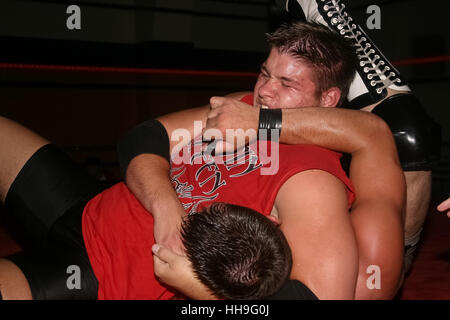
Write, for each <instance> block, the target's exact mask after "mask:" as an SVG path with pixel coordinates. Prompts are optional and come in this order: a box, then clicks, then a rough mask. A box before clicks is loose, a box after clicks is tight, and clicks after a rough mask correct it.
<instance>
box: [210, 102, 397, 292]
mask: <svg viewBox="0 0 450 320" xmlns="http://www.w3.org/2000/svg"><path fill="white" fill-rule="evenodd" d="M219 100H220V99H219ZM237 113H239V114H240V117H242V114H244V113H245V117H246V118H247V119H251V120H247V121H246V122H245V124H244V123H242V122H236V121H234V122H233V121H232V119H234V117H233V115H234V114H237ZM214 115H215V117H214V119H213V120H214V121H213V123H214V126H216V127H218V128H219V129H220V130H222V132H225V131H223V128H239V127H241V128H242V129H244V130H247V129H251V128H253V129H256V128H257V126H258V117H259V111H258V109H256V108H249V107H248V106H245V105H244V104H242V103H239V102H238V101H235V100H232V99H222V100H220V105H218V106H217V107H216V108H215V110H214ZM247 123H251V125H250V126H248V124H247ZM280 141H281V142H283V143H288V144H315V145H320V146H322V147H326V148H329V149H332V150H337V151H340V152H346V153H350V154H352V162H351V168H350V178H351V179H352V182H353V184H354V186H355V190H356V195H357V198H356V202H355V203H354V206H353V208H352V212H351V220H352V224H353V227H354V230H355V234H356V239H357V243H358V252H359V276H358V283H357V290H356V296H355V297H356V298H363V299H372V298H392V297H393V296H394V294H395V291H396V289H397V286H398V281H399V279H400V274H401V269H402V261H403V213H404V205H405V181H404V176H403V173H402V170H401V167H400V164H399V160H398V155H397V149H396V146H395V142H394V139H393V137H392V134H391V131H390V129H389V127H388V126H387V125H386V123H385V122H384V121H382V120H381V119H380V118H379V117H377V116H375V115H373V114H370V113H368V112H364V111H355V110H345V109H336V108H299V109H283V124H282V130H281V137H280ZM372 265H375V266H378V267H379V268H380V270H381V289H375V290H369V288H367V286H366V280H367V279H368V278H369V276H370V275H369V274H367V270H368V267H369V266H372Z"/></svg>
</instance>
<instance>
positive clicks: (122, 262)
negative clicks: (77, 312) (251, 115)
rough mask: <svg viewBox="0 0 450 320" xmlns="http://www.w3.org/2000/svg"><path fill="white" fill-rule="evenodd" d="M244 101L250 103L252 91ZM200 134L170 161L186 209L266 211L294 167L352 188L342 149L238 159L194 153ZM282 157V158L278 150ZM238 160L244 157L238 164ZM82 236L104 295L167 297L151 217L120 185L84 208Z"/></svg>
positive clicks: (265, 152) (266, 148)
mask: <svg viewBox="0 0 450 320" xmlns="http://www.w3.org/2000/svg"><path fill="white" fill-rule="evenodd" d="M245 98H246V99H243V101H245V102H247V103H249V104H251V103H252V99H250V98H249V97H248V96H247V97H245ZM195 150H196V147H195V140H193V141H192V143H191V144H189V146H187V147H186V148H184V149H183V151H182V152H183V153H182V154H183V155H186V153H187V154H188V157H186V159H189V162H190V163H188V164H185V163H181V164H172V170H171V180H172V182H173V185H174V188H175V190H176V192H177V194H178V197H179V199H180V201H181V202H182V203H183V205H184V208H185V210H186V212H188V213H189V212H197V211H200V210H201V208H203V207H205V206H208V205H210V204H211V203H212V202H219V201H220V202H228V203H232V204H237V205H241V206H246V207H249V208H251V209H253V210H256V211H258V212H260V213H262V214H264V215H269V214H270V212H271V210H272V207H273V205H274V202H275V198H276V195H277V193H278V190H279V188H280V187H281V186H282V185H283V183H284V182H285V181H286V180H287V179H289V178H290V177H291V176H293V175H295V174H296V173H299V172H302V171H305V170H311V169H320V170H324V171H327V172H329V173H331V174H333V175H334V176H336V177H337V178H339V179H340V180H341V181H342V182H343V183H344V184H345V185H346V186H347V189H348V199H349V206H350V205H351V203H352V202H353V200H354V193H353V187H352V184H351V182H350V180H349V179H348V177H347V176H346V174H345V172H344V171H343V170H342V168H341V165H340V161H339V159H340V154H338V153H336V152H332V151H330V150H327V149H323V148H320V147H316V146H307V145H296V146H293V145H289V146H288V145H283V144H276V143H273V144H270V143H268V144H267V145H264V144H262V145H261V144H260V145H258V144H257V143H255V144H252V145H250V146H248V147H246V149H245V150H244V151H241V152H238V153H236V154H235V155H234V156H233V157H229V158H223V157H218V156H217V157H205V156H203V155H202V154H201V153H195V152H194V151H195ZM277 155H278V156H277ZM238 161H240V162H238ZM82 225H83V236H84V241H85V244H86V248H87V252H88V256H89V259H90V262H91V265H92V268H93V270H94V273H95V275H96V277H97V279H98V281H99V291H98V298H99V299H133V300H134V299H151V300H156V299H170V298H171V297H173V295H174V294H173V293H172V292H171V291H170V290H169V289H167V288H166V287H164V286H163V285H162V284H161V283H159V282H158V281H157V280H156V279H155V276H154V273H153V257H152V252H151V248H152V245H153V244H154V238H153V218H152V216H151V214H149V213H148V212H147V211H146V210H145V209H144V208H143V207H142V206H141V204H140V203H139V201H138V200H137V199H136V198H135V197H134V196H133V195H132V194H131V192H130V191H129V190H128V188H127V187H126V186H125V185H124V184H123V183H119V184H117V185H115V186H113V187H111V188H110V189H108V190H105V191H104V192H102V193H101V194H99V195H97V196H96V197H95V198H93V199H92V200H91V201H90V202H89V203H88V204H87V206H86V208H85V210H84V213H83V219H82Z"/></svg>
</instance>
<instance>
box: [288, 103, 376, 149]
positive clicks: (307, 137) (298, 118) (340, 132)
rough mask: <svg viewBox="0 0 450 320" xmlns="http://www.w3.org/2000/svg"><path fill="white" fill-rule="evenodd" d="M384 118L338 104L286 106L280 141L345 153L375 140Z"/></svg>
mask: <svg viewBox="0 0 450 320" xmlns="http://www.w3.org/2000/svg"><path fill="white" fill-rule="evenodd" d="M383 125H384V122H383V121H382V120H381V119H380V118H378V117H376V116H374V115H372V114H370V113H368V112H363V111H356V110H346V109H336V108H298V109H283V122H282V129H281V136H280V141H281V142H282V143H286V144H314V145H319V146H322V147H324V148H328V149H332V150H336V151H339V152H345V153H355V152H358V151H359V150H361V149H362V148H363V147H366V146H367V144H369V143H374V140H376V139H374V138H376V135H377V132H378V130H379V128H380V127H382V126H383Z"/></svg>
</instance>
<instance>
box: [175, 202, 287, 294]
mask: <svg viewBox="0 0 450 320" xmlns="http://www.w3.org/2000/svg"><path fill="white" fill-rule="evenodd" d="M182 237H183V243H184V246H185V248H186V253H187V256H188V258H189V260H190V261H191V263H192V266H193V269H194V272H195V274H196V276H197V277H198V278H199V280H200V281H201V282H202V283H203V284H204V285H205V286H206V287H208V288H209V289H210V290H211V292H212V293H213V294H214V295H215V296H216V297H217V298H219V299H232V300H237V299H246V300H247V299H266V298H268V297H270V296H272V295H273V294H275V292H277V291H278V290H279V289H280V287H281V286H282V285H283V284H284V283H285V282H286V281H287V280H288V278H289V275H290V272H291V268H292V256H291V251H290V248H289V245H288V243H287V241H286V238H285V237H284V235H283V233H282V232H281V231H280V230H279V229H278V227H277V226H276V225H275V224H274V223H272V222H271V221H270V220H269V219H267V218H266V217H264V216H263V215H261V214H260V213H257V212H255V211H253V210H251V209H249V208H245V207H240V206H235V205H231V204H226V203H214V204H213V205H211V206H210V207H209V208H206V209H205V210H203V212H200V213H197V214H194V215H191V216H189V217H188V219H186V221H185V222H184V224H183V227H182Z"/></svg>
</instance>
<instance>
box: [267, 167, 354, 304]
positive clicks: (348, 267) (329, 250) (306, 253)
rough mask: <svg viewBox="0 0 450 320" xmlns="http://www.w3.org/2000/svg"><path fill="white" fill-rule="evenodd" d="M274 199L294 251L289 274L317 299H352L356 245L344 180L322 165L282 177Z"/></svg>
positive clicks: (281, 226) (283, 229) (284, 231)
mask: <svg viewBox="0 0 450 320" xmlns="http://www.w3.org/2000/svg"><path fill="white" fill-rule="evenodd" d="M275 205H276V207H277V210H278V212H279V220H280V222H281V225H280V228H281V230H282V231H283V233H284V235H285V236H286V238H287V240H288V242H289V245H290V247H291V251H292V255H293V268H292V273H291V279H297V280H299V281H301V282H302V283H304V284H305V285H306V286H308V288H310V289H311V290H312V291H313V292H314V294H315V295H316V296H317V297H318V298H319V299H347V300H348V299H354V294H355V286H356V280H357V276H358V247H357V243H356V239H355V234H354V232H353V227H352V224H351V220H350V215H349V214H348V199H347V191H346V187H345V186H344V184H343V183H342V182H341V181H340V180H339V179H337V178H336V177H334V176H333V175H331V174H330V173H327V172H324V171H320V170H310V171H304V172H301V173H299V174H297V175H295V176H293V177H291V178H290V179H289V180H288V181H286V182H285V183H284V184H283V186H282V187H281V189H280V190H279V192H278V195H277V198H276V202H275Z"/></svg>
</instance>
